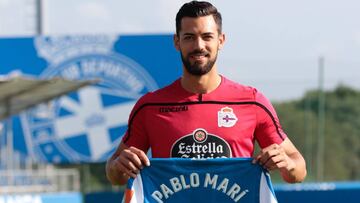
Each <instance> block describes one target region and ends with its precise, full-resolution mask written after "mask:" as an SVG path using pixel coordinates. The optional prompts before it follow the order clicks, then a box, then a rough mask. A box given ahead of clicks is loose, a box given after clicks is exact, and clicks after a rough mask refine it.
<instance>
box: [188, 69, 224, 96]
mask: <svg viewBox="0 0 360 203" xmlns="http://www.w3.org/2000/svg"><path fill="white" fill-rule="evenodd" d="M220 83H221V76H220V75H219V74H218V73H217V71H216V69H214V70H211V71H210V72H209V73H207V74H205V75H202V76H194V75H191V74H189V73H187V72H186V71H184V74H183V77H182V78H181V86H182V87H183V88H184V89H185V90H186V91H188V92H192V93H196V94H205V93H209V92H212V91H213V90H215V89H216V88H217V87H218V86H219V85H220Z"/></svg>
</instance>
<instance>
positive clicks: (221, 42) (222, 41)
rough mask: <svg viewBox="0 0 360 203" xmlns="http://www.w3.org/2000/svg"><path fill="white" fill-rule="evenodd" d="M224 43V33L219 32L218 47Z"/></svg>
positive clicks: (220, 47) (221, 46)
mask: <svg viewBox="0 0 360 203" xmlns="http://www.w3.org/2000/svg"><path fill="white" fill-rule="evenodd" d="M224 44H225V34H224V33H221V34H220V35H219V49H222V48H223V47H224Z"/></svg>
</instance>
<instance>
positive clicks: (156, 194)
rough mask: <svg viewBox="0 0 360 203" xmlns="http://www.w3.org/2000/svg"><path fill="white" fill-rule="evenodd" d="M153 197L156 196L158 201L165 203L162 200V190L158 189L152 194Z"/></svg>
mask: <svg viewBox="0 0 360 203" xmlns="http://www.w3.org/2000/svg"><path fill="white" fill-rule="evenodd" d="M151 197H152V198H154V199H155V200H156V201H157V202H158V203H163V201H162V200H161V199H162V198H163V195H162V194H161V192H159V191H157V190H156V191H154V192H153V193H152V194H151Z"/></svg>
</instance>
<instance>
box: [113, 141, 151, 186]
mask: <svg viewBox="0 0 360 203" xmlns="http://www.w3.org/2000/svg"><path fill="white" fill-rule="evenodd" d="M149 165H150V161H149V159H148V157H147V156H146V154H145V153H144V152H143V151H142V150H140V149H138V148H136V147H128V146H126V145H125V144H124V143H123V142H121V143H120V145H119V147H118V148H117V149H116V152H115V153H114V154H113V155H112V156H111V157H110V159H108V161H107V162H106V177H107V178H108V179H109V181H110V182H111V183H112V184H113V185H124V184H126V182H127V180H128V179H129V177H133V178H135V177H136V175H137V174H138V173H139V171H140V170H141V169H142V168H143V167H144V166H149Z"/></svg>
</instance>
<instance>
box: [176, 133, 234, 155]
mask: <svg viewBox="0 0 360 203" xmlns="http://www.w3.org/2000/svg"><path fill="white" fill-rule="evenodd" d="M171 157H179V158H193V159H208V158H210V159H211V158H227V157H231V148H230V146H229V144H228V143H227V142H226V141H225V140H224V139H222V138H221V137H219V136H217V135H213V134H209V133H208V132H206V130H205V129H202V128H198V129H196V130H194V132H193V133H192V134H189V135H185V136H184V137H181V138H180V139H178V140H177V141H176V142H175V143H174V144H173V146H172V148H171Z"/></svg>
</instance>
